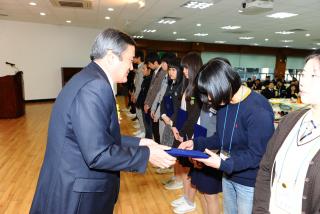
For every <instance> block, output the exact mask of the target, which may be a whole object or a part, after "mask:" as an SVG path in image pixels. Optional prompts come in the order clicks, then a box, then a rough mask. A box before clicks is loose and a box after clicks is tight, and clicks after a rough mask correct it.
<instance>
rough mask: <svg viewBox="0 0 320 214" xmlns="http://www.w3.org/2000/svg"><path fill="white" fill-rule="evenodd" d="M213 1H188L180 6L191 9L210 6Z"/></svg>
mask: <svg viewBox="0 0 320 214" xmlns="http://www.w3.org/2000/svg"><path fill="white" fill-rule="evenodd" d="M212 5H213V3H208V2H201V1H188V2H186V3H185V4H183V5H182V6H181V7H186V8H192V9H201V10H202V9H205V8H208V7H210V6H212Z"/></svg>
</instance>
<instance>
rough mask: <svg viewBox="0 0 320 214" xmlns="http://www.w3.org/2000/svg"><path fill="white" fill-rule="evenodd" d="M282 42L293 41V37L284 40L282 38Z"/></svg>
mask: <svg viewBox="0 0 320 214" xmlns="http://www.w3.org/2000/svg"><path fill="white" fill-rule="evenodd" d="M281 42H285V43H288V42H293V40H291V39H284V40H281Z"/></svg>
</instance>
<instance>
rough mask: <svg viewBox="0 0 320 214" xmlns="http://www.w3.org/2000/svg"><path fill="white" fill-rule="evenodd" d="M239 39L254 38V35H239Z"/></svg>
mask: <svg viewBox="0 0 320 214" xmlns="http://www.w3.org/2000/svg"><path fill="white" fill-rule="evenodd" d="M239 39H243V40H249V39H254V37H253V36H240V37H239Z"/></svg>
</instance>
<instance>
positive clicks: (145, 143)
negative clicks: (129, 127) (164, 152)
mask: <svg viewBox="0 0 320 214" xmlns="http://www.w3.org/2000/svg"><path fill="white" fill-rule="evenodd" d="M158 145H159V144H158V143H156V142H155V141H153V140H151V139H149V138H141V140H140V143H139V146H158Z"/></svg>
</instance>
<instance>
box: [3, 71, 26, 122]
mask: <svg viewBox="0 0 320 214" xmlns="http://www.w3.org/2000/svg"><path fill="white" fill-rule="evenodd" d="M22 74H23V73H22V71H19V72H17V73H16V74H15V75H7V76H4V77H0V118H16V117H20V116H22V115H24V113H25V103H24V87H23V76H22Z"/></svg>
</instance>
